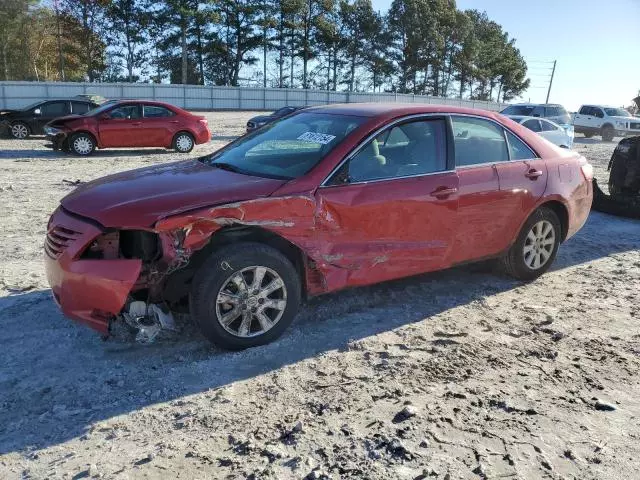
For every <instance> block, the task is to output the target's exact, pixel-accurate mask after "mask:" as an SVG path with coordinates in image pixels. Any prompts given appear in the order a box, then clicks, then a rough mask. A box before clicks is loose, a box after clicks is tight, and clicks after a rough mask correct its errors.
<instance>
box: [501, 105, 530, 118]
mask: <svg viewBox="0 0 640 480" xmlns="http://www.w3.org/2000/svg"><path fill="white" fill-rule="evenodd" d="M534 108H535V107H534V106H533V105H510V106H508V107H507V108H505V109H504V110H502V111H501V112H500V113H501V114H503V115H522V116H523V117H528V116H529V115H531V112H533V109H534Z"/></svg>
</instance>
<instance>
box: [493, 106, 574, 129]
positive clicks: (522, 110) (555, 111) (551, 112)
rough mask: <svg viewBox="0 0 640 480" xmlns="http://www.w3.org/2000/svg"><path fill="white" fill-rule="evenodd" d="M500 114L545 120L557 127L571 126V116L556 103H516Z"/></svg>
mask: <svg viewBox="0 0 640 480" xmlns="http://www.w3.org/2000/svg"><path fill="white" fill-rule="evenodd" d="M500 113H501V114H502V115H509V116H512V115H516V116H523V117H540V118H546V119H548V120H551V121H552V122H555V123H557V124H558V125H562V126H564V125H571V115H569V112H567V111H566V110H565V108H564V107H563V106H562V105H558V104H557V103H517V104H514V105H509V106H508V107H507V108H505V109H504V110H502V111H501V112H500Z"/></svg>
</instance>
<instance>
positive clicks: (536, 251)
mask: <svg viewBox="0 0 640 480" xmlns="http://www.w3.org/2000/svg"><path fill="white" fill-rule="evenodd" d="M561 235H562V228H561V226H560V220H559V219H558V216H557V215H556V213H555V212H554V211H553V210H551V209H550V208H547V207H540V208H539V209H538V210H536V211H535V212H533V214H532V215H531V216H530V217H529V218H528V219H527V221H526V222H525V224H524V226H523V227H522V230H521V231H520V234H519V235H518V238H517V239H516V241H515V243H514V244H513V245H512V246H511V248H510V249H509V251H508V252H507V254H506V255H505V257H504V258H503V264H504V267H505V270H506V272H507V273H508V274H509V275H510V276H512V277H514V278H517V279H518V280H525V281H530V280H535V279H536V278H538V277H539V276H540V275H542V274H543V273H545V272H546V271H547V270H549V267H551V264H552V263H553V261H554V260H555V258H556V255H557V254H558V247H559V246H560V239H561Z"/></svg>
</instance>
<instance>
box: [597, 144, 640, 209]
mask: <svg viewBox="0 0 640 480" xmlns="http://www.w3.org/2000/svg"><path fill="white" fill-rule="evenodd" d="M607 169H608V170H609V171H610V172H611V173H610V174H609V195H607V194H605V193H604V192H603V191H602V190H601V189H600V188H599V187H598V184H597V183H596V181H595V179H594V180H593V182H594V184H593V186H594V191H593V209H594V210H598V211H601V212H605V213H611V214H613V215H620V216H623V217H631V218H640V136H638V137H627V138H623V139H622V140H620V142H619V143H618V145H617V146H616V149H615V150H614V152H613V155H612V156H611V160H610V161H609V166H608V168H607Z"/></svg>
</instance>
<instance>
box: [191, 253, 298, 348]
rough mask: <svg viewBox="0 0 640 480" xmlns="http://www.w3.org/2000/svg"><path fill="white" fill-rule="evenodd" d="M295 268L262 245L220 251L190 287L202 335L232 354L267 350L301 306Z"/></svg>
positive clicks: (194, 310)
mask: <svg viewBox="0 0 640 480" xmlns="http://www.w3.org/2000/svg"><path fill="white" fill-rule="evenodd" d="M301 289H302V288H301V281H300V276H299V275H298V272H297V270H296V268H295V267H294V266H293V264H292V263H291V262H290V261H289V259H288V258H287V257H285V256H284V255H283V254H282V253H280V252H279V251H278V250H276V249H274V248H272V247H270V246H267V245H264V244H260V243H249V242H246V243H238V244H233V245H228V246H226V247H222V248H220V249H219V250H218V251H216V252H214V253H213V255H212V256H211V257H209V259H208V260H207V261H205V262H204V263H203V264H202V266H201V267H200V269H199V270H198V272H197V273H196V275H195V277H194V279H193V284H192V286H191V295H190V296H189V307H190V310H191V317H192V318H193V319H194V321H195V323H196V324H197V325H198V326H199V327H200V330H201V331H202V333H203V335H204V336H205V337H207V339H209V341H211V342H212V343H214V344H216V345H218V346H219V347H222V348H225V349H228V350H242V349H245V348H250V347H255V346H258V345H264V344H266V343H269V342H272V341H273V340H275V339H276V338H278V337H280V335H282V333H283V332H284V331H285V329H286V328H287V327H288V326H289V325H290V324H291V322H292V321H293V318H294V317H295V315H296V313H297V312H298V308H299V307H300V302H301Z"/></svg>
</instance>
